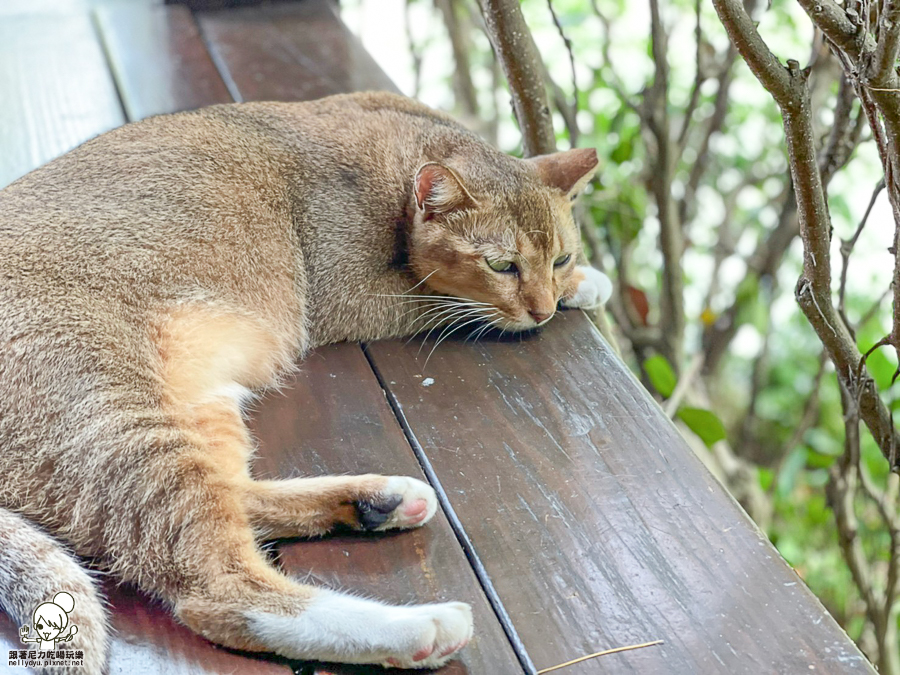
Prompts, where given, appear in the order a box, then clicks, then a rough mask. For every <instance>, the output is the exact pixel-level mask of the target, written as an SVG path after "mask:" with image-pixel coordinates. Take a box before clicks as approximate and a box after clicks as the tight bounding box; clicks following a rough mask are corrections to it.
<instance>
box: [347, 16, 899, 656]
mask: <svg viewBox="0 0 900 675" xmlns="http://www.w3.org/2000/svg"><path fill="white" fill-rule="evenodd" d="M707 4H708V3H706V2H698V3H694V2H691V1H689V0H670V1H669V2H667V3H665V5H664V6H662V7H661V12H662V23H663V26H664V27H665V31H666V33H667V35H668V49H667V51H666V57H667V59H666V60H667V64H668V69H669V81H668V88H667V91H666V93H665V99H664V101H663V102H662V103H661V104H660V103H656V104H654V103H653V102H652V101H651V102H648V92H650V91H651V90H652V89H653V83H654V81H655V80H656V78H657V77H658V73H657V66H655V64H654V59H653V54H652V50H651V45H650V10H649V4H648V3H645V2H628V1H627V0H592V1H591V2H587V1H585V0H553V2H552V4H549V3H548V2H547V0H524V2H523V3H522V9H523V12H524V14H525V18H526V20H527V21H528V24H529V26H530V27H531V29H532V32H533V34H534V38H535V41H536V43H537V45H538V48H539V50H540V52H541V55H542V57H543V59H544V61H545V64H546V66H547V69H548V71H549V75H550V77H551V79H552V82H553V83H554V87H553V90H554V91H555V92H556V96H555V103H556V106H555V108H556V109H555V111H554V123H555V128H556V130H557V133H558V145H559V147H560V148H561V149H562V148H566V147H569V146H570V145H571V144H572V141H573V138H572V136H573V133H572V126H573V125H572V121H571V118H570V119H569V120H568V122H567V120H566V118H565V115H564V114H563V112H566V113H567V114H569V113H571V114H570V117H574V119H575V120H576V121H577V128H578V133H577V134H575V135H576V138H574V141H575V144H576V145H578V146H581V147H596V148H597V150H598V153H599V155H600V157H601V164H602V170H601V171H600V172H599V175H598V178H597V180H596V181H595V182H594V184H593V185H592V186H591V188H590V189H589V191H588V193H587V194H586V195H585V197H584V199H583V201H582V206H581V209H582V210H581V213H580V215H581V219H582V224H583V227H584V228H585V239H586V242H587V249H588V251H589V253H590V257H591V260H592V262H593V263H594V264H595V265H597V266H598V267H600V268H601V269H603V270H604V271H606V272H607V273H608V274H609V275H610V276H611V277H613V278H614V279H615V280H616V281H617V282H618V288H619V289H620V293H618V294H617V296H616V297H615V298H614V301H613V302H612V303H611V304H610V310H611V316H612V319H613V322H614V324H615V325H616V329H617V330H616V333H617V337H618V339H619V342H620V344H621V346H622V350H623V357H624V358H625V359H626V361H628V362H629V364H630V365H631V366H632V367H633V369H634V370H635V372H636V373H638V374H639V375H640V376H641V378H642V380H643V381H644V383H645V384H646V386H647V387H648V389H649V390H650V391H651V392H653V393H654V394H655V395H656V396H657V397H658V399H659V400H660V401H661V402H662V403H663V404H664V406H666V408H667V410H670V411H671V412H672V414H673V416H676V417H677V418H678V420H679V424H680V426H681V427H682V429H683V431H684V433H685V436H686V437H687V438H688V439H689V440H691V441H692V443H693V446H694V447H695V449H696V451H697V452H698V454H699V455H700V456H701V458H703V459H704V461H705V462H706V463H707V465H708V466H709V467H710V468H711V470H713V472H714V473H716V475H717V476H718V477H719V478H720V480H722V481H723V482H724V483H725V484H726V485H727V486H728V487H729V488H730V489H731V490H732V492H733V493H734V494H735V496H736V497H737V498H738V499H739V500H740V501H741V502H742V503H743V504H744V506H745V508H747V510H748V512H749V513H750V514H751V515H752V516H753V517H754V518H755V519H756V520H757V522H758V523H759V524H760V526H761V527H762V528H763V529H764V530H765V531H766V532H767V534H768V535H769V537H770V538H771V540H772V541H773V542H774V543H775V545H776V546H777V547H778V549H779V551H780V552H781V553H782V555H783V556H784V557H785V558H786V559H787V561H788V562H789V563H790V564H791V565H793V566H794V567H795V568H796V570H797V571H798V573H799V574H800V575H801V577H803V579H804V580H805V581H806V583H807V584H808V585H809V586H810V588H811V589H812V590H813V591H814V592H815V593H816V594H817V595H818V596H819V598H821V600H822V601H823V603H824V604H825V605H826V607H827V608H828V609H829V611H831V613H832V614H833V615H834V616H835V617H836V618H837V620H838V621H839V622H840V623H841V624H842V625H843V626H844V627H845V629H846V630H847V631H848V633H849V634H850V636H851V637H852V638H853V639H855V640H857V642H858V643H859V644H860V646H861V647H862V648H863V650H864V651H866V652H867V653H868V654H869V656H870V658H872V659H873V660H874V661H877V660H879V659H878V658H877V656H878V655H877V651H878V645H877V644H876V642H875V640H874V637H873V632H872V625H871V621H869V620H868V619H867V617H866V613H865V611H864V605H863V601H862V599H861V596H860V592H859V588H858V587H857V585H856V584H855V583H854V579H853V577H852V575H851V573H850V570H849V568H848V566H847V564H846V561H845V556H844V554H843V552H842V548H841V546H840V545H839V540H838V532H837V529H836V527H835V520H834V516H833V514H832V512H831V509H830V506H829V502H828V499H827V497H826V489H825V488H826V484H827V483H828V480H829V469H831V467H832V466H833V465H834V463H835V462H836V460H837V459H838V458H839V457H840V456H841V454H842V453H843V452H844V422H843V415H842V409H841V401H840V392H839V389H838V384H837V381H836V377H835V374H834V372H833V369H832V368H831V366H830V363H827V362H826V360H825V359H824V358H823V357H822V355H821V352H822V347H821V344H820V342H819V341H818V339H817V338H816V336H815V334H814V332H813V330H812V329H811V328H810V326H809V324H808V323H807V321H806V319H805V318H804V316H803V315H802V313H801V312H800V311H799V309H798V307H797V305H796V302H795V300H794V296H793V289H794V284H795V283H796V280H797V277H798V275H799V274H800V270H801V264H802V250H801V247H800V242H799V241H798V240H797V238H796V237H795V236H794V237H791V238H788V240H787V241H786V242H783V243H784V245H783V248H784V251H783V253H784V255H783V256H781V257H780V259H779V262H778V264H777V265H775V266H774V268H773V269H771V270H768V271H771V274H768V273H765V274H759V273H758V270H757V269H756V268H755V267H754V256H759V254H760V251H761V250H763V246H765V245H767V243H768V242H770V238H771V235H772V233H773V232H774V231H775V230H776V229H777V228H778V226H779V222H780V219H781V218H782V217H784V216H785V214H786V213H788V212H789V211H787V210H786V209H788V210H789V208H790V204H789V179H788V173H787V163H786V159H785V150H784V134H783V131H782V125H781V118H780V115H779V113H778V110H777V108H776V106H775V105H774V103H773V101H772V100H771V97H769V95H768V94H767V93H766V92H765V91H764V90H763V89H762V87H761V86H760V85H759V84H758V82H757V81H756V79H755V78H754V77H753V76H752V75H751V74H750V73H749V71H748V70H747V68H746V66H745V65H744V64H743V62H742V61H741V60H740V59H739V58H738V59H736V60H734V63H733V66H731V67H730V69H726V66H728V65H729V64H730V63H731V60H730V59H731V58H733V57H732V56H731V55H729V51H728V50H729V43H728V39H727V37H726V35H725V32H724V30H723V28H722V27H721V25H720V24H719V22H718V19H717V17H716V15H715V13H714V12H713V10H712V7H711V6H707ZM698 8H699V17H700V19H699V20H700V26H701V35H702V37H701V39H700V41H699V47H698V40H697V16H698V14H697V10H698ZM342 11H343V13H344V18H345V20H346V21H347V22H348V24H349V25H350V26H351V28H353V29H355V30H356V31H357V32H358V33H359V34H360V35H361V37H362V39H363V40H364V42H365V44H366V47H367V48H368V49H369V51H370V52H372V53H373V54H374V55H375V56H376V58H377V59H379V61H380V62H381V63H382V66H383V67H384V68H385V69H386V70H387V71H388V74H389V75H391V76H392V78H393V79H394V80H395V82H398V84H399V85H400V86H401V88H402V89H403V90H404V93H406V94H409V95H412V96H416V97H418V98H420V99H421V100H423V101H424V102H426V103H428V104H430V105H432V106H434V107H438V108H441V109H444V110H448V111H451V112H453V113H455V114H456V115H457V116H458V117H460V118H461V119H463V121H465V122H467V123H468V124H469V125H470V126H471V127H472V128H474V129H476V130H478V131H479V132H480V133H482V134H483V135H485V136H486V137H487V138H488V139H490V140H491V141H493V142H495V143H497V144H498V145H499V146H500V147H501V148H502V149H503V150H505V151H508V152H511V153H514V154H515V153H518V152H520V151H521V148H520V135H519V133H518V129H517V127H516V125H515V120H514V118H513V115H512V110H511V107H510V104H509V94H508V91H507V90H506V88H505V86H506V85H505V82H504V80H503V76H502V74H501V71H500V69H499V68H498V66H497V64H496V62H495V60H494V57H493V54H492V52H491V48H490V43H489V42H488V40H487V38H486V36H485V35H484V32H483V28H482V22H481V18H480V12H479V10H478V7H477V5H476V4H475V3H474V1H467V0H436V1H435V2H431V0H409V1H406V2H404V0H395V1H391V2H387V0H345V1H344V2H343V3H342ZM554 13H555V15H556V21H554ZM755 18H757V19H758V20H759V21H760V25H759V30H760V32H761V33H762V34H763V36H764V38H765V39H766V41H767V42H768V44H769V45H770V46H771V47H772V49H773V51H774V52H775V53H776V54H777V55H779V56H780V57H781V58H796V59H797V60H798V61H800V62H801V63H802V64H806V63H808V62H811V61H812V62H815V63H816V68H817V70H816V73H815V75H816V77H818V79H819V81H818V83H816V84H815V85H814V103H815V104H816V116H817V118H816V123H817V127H816V128H817V132H818V133H819V135H820V136H821V141H822V144H823V145H824V143H825V142H826V137H827V134H828V132H829V130H830V127H831V124H832V121H833V119H834V112H833V111H834V108H835V104H836V96H837V92H838V79H839V69H836V68H835V64H834V63H828V55H827V53H826V51H825V50H823V49H822V46H821V39H820V38H817V36H816V35H815V34H814V31H813V27H812V24H811V23H810V22H809V20H808V19H807V17H806V15H805V14H804V13H803V12H802V10H800V8H799V6H797V5H796V3H795V2H794V0H773V1H772V3H771V6H769V7H759V8H757V11H756V13H755ZM451 37H452V38H454V39H456V40H461V41H462V44H463V45H464V50H465V53H466V54H467V56H468V62H467V63H460V62H459V60H458V58H457V59H454V52H453V50H452V48H451ZM566 41H568V42H569V45H570V48H571V55H570V52H569V50H568V49H567V45H566ZM398 44H402V45H405V48H404V49H398V48H397V45H398ZM698 64H699V68H700V71H701V73H702V74H703V77H702V78H701V79H702V82H701V83H700V85H699V87H697V97H696V102H695V104H692V98H693V96H694V88H695V83H697V82H698V79H697V71H698ZM726 72H727V73H728V77H730V78H733V79H731V80H730V81H729V82H728V84H727V85H725V87H724V88H725V89H727V92H726V93H725V94H723V95H722V96H721V97H720V91H721V90H722V89H723V84H722V83H723V74H724V73H726ZM573 73H574V74H573ZM719 98H724V99H725V100H724V102H723V103H724V106H723V110H724V113H725V114H724V117H722V118H721V119H720V120H716V105H717V100H718V99H719ZM576 101H577V111H576V106H575V103H576ZM650 105H662V106H664V112H665V113H666V115H667V116H668V117H669V118H670V120H671V128H672V129H673V130H674V132H675V134H676V135H678V136H679V137H680V136H681V135H682V134H683V135H684V143H683V144H682V145H683V148H682V149H681V152H680V157H679V158H678V160H677V162H676V165H675V173H674V177H673V180H672V183H671V186H670V188H669V193H670V194H669V197H670V198H671V200H672V201H673V203H674V205H675V207H676V208H677V209H679V213H680V215H682V216H683V217H682V218H681V221H682V225H681V229H682V234H683V236H684V239H685V249H684V254H683V257H682V260H681V267H682V271H683V278H684V288H683V289H681V291H680V292H681V293H682V294H683V304H684V319H685V323H684V347H683V349H676V350H675V351H674V352H672V351H670V350H668V349H660V348H656V347H657V345H654V344H653V343H652V341H650V342H648V341H647V340H645V339H644V335H645V334H647V333H652V331H653V330H654V329H655V328H659V327H660V322H661V316H660V309H659V308H660V300H661V298H660V292H661V289H662V288H663V284H664V278H663V273H662V269H663V254H662V252H661V248H660V241H659V232H660V222H659V218H658V211H659V208H660V205H659V200H658V199H657V198H655V197H654V193H653V187H652V179H653V174H654V171H656V170H657V168H658V164H657V163H658V161H659V157H658V154H659V153H658V150H659V148H658V143H657V139H655V138H654V137H653V134H652V133H650V131H649V130H648V128H647V118H646V116H645V114H646V112H647V110H648V107H647V106H650ZM855 114H858V112H855ZM716 122H719V124H718V125H716ZM682 130H683V131H682ZM869 135H870V133H869V131H868V129H867V128H866V127H865V125H861V127H860V137H859V144H858V145H857V146H856V148H855V150H854V151H853V153H852V155H851V157H850V159H849V161H848V162H847V164H846V166H845V167H844V168H843V169H842V170H840V171H838V172H837V173H836V175H835V177H834V179H833V180H832V182H831V184H830V187H829V206H830V209H831V216H832V221H833V224H834V228H835V232H834V237H833V245H832V255H833V257H834V259H835V260H840V252H839V251H840V241H841V239H849V238H850V237H851V236H852V235H853V233H854V231H855V230H856V228H857V226H858V224H859V222H860V220H861V219H862V217H863V215H864V213H865V211H866V208H867V206H868V203H869V200H870V196H871V194H872V191H873V189H874V187H875V185H876V183H877V182H878V180H879V179H880V178H881V177H882V170H881V165H880V163H879V160H878V156H877V153H876V150H875V148H874V147H873V144H872V142H871V141H870V139H869V138H868V136H869ZM698 165H700V166H701V168H702V169H703V170H702V171H699V174H700V175H699V176H696V175H692V174H696V173H698V169H697V167H698ZM892 238H893V220H892V217H891V213H890V209H889V207H888V205H887V199H886V197H885V195H884V194H883V193H882V194H881V195H880V196H879V197H878V199H877V200H876V201H875V206H874V208H873V210H872V213H871V215H870V217H869V220H868V224H867V226H866V228H865V229H864V230H863V232H862V235H861V237H860V240H859V242H858V243H857V245H856V247H855V249H854V252H853V256H852V258H851V260H850V265H849V268H848V275H847V289H846V313H847V315H848V318H849V319H850V321H851V322H852V323H854V324H856V326H857V335H856V337H857V342H858V345H859V346H860V349H861V350H863V351H865V350H866V349H868V348H869V347H870V346H871V345H873V344H874V343H875V342H877V341H878V340H879V339H880V338H881V337H882V336H883V335H884V334H885V333H886V332H888V331H889V330H890V314H891V306H890V296H889V295H887V291H888V289H889V287H890V281H891V271H892V266H893V257H892V256H891V255H890V254H889V253H888V251H887V249H888V247H889V246H890V245H891V243H892ZM835 277H836V279H835V291H836V292H837V290H838V289H837V279H838V277H839V275H838V274H835ZM726 320H728V321H733V323H734V330H732V331H731V334H732V337H731V338H730V339H729V340H727V341H726V343H725V348H724V350H723V351H722V355H721V359H718V360H717V362H716V363H713V364H710V362H709V354H710V349H709V345H710V340H712V339H714V337H713V336H715V334H716V332H717V329H721V328H722V326H723V324H722V322H723V321H726ZM726 327H727V326H726ZM718 332H720V333H721V332H722V331H721V330H719V331H718ZM700 355H702V360H701V358H700ZM868 366H869V369H870V372H871V374H872V375H873V376H874V377H875V379H876V381H877V384H878V387H879V390H881V391H883V392H885V400H886V401H887V402H888V403H889V404H890V406H891V409H892V410H893V409H895V408H897V407H898V406H900V397H897V396H895V395H894V394H895V392H896V388H897V387H898V386H900V385H895V387H894V390H892V389H891V377H892V375H893V374H894V371H895V369H896V367H897V364H896V359H895V358H894V357H893V354H892V353H891V352H889V351H886V350H881V351H878V352H875V353H874V354H873V355H872V356H871V358H870V359H869V361H868ZM679 380H681V381H682V382H684V383H685V384H689V385H690V386H686V387H682V389H684V390H685V391H683V392H678V388H677V386H676V383H677V382H678V381H679ZM688 380H689V381H688ZM676 392H678V393H676ZM673 394H675V395H676V396H680V397H681V398H679V400H677V401H671V400H669V401H667V399H670V397H672V396H673ZM711 401H712V403H710V402H711ZM667 404H668V405H667ZM679 411H680V413H681V414H680V415H679ZM692 411H693V412H692ZM697 411H709V412H697ZM709 413H712V414H709ZM720 430H721V431H720ZM722 437H724V439H723V438H722ZM862 459H863V464H864V468H865V469H866V470H867V471H868V473H869V475H870V477H871V479H872V481H873V483H874V484H875V485H877V486H878V487H880V488H881V489H885V488H887V487H888V483H889V481H893V483H892V484H891V485H890V488H891V489H893V490H896V489H897V488H896V485H895V483H896V479H897V476H892V477H891V478H889V474H888V466H887V462H886V461H885V460H884V459H883V457H882V455H881V452H880V451H879V449H878V448H877V447H876V445H875V443H874V441H873V440H872V439H871V437H870V436H869V435H868V434H865V435H863V442H862ZM857 517H858V519H859V531H858V537H859V539H860V540H861V542H862V544H863V548H864V551H865V553H866V556H867V559H868V561H869V564H870V566H871V570H872V576H873V578H874V579H875V583H876V585H878V584H880V587H882V588H883V586H884V579H886V576H887V568H888V565H890V564H896V563H892V560H891V556H890V533H889V531H888V530H887V528H886V526H885V523H884V522H883V520H881V519H880V518H879V517H878V513H877V509H875V508H874V506H873V505H872V504H871V503H868V502H865V501H863V500H860V501H859V503H858V504H857ZM894 649H897V646H896V645H894ZM896 658H897V656H896V654H895V655H894V660H895V661H896ZM882 661H883V660H882Z"/></svg>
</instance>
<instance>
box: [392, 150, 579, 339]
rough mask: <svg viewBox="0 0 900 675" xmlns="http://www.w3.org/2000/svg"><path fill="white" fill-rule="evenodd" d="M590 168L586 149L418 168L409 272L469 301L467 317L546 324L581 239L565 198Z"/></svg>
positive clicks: (506, 325) (569, 281) (564, 293)
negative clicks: (528, 157)
mask: <svg viewBox="0 0 900 675" xmlns="http://www.w3.org/2000/svg"><path fill="white" fill-rule="evenodd" d="M596 169H597V153H596V152H595V151H594V150H592V149H576V150H569V151H566V152H559V153H555V154H552V155H544V156H541V157H535V158H532V159H527V160H520V159H514V158H512V157H506V156H504V157H503V158H502V159H497V160H496V161H494V162H491V163H490V165H485V164H484V163H483V162H475V161H471V160H470V161H467V162H466V161H460V160H456V161H452V160H451V161H448V162H446V163H438V162H429V163H426V164H424V165H422V166H421V167H419V169H418V171H417V173H416V176H415V182H414V200H415V209H416V214H415V218H414V219H413V227H412V231H411V237H410V248H409V260H410V264H411V266H412V268H413V270H414V272H415V273H416V275H417V276H418V277H419V279H421V280H424V281H423V284H424V285H427V286H428V287H429V288H430V289H431V290H432V291H434V292H437V293H438V294H442V295H448V296H454V297H457V298H464V299H466V300H469V301H473V304H472V313H471V314H469V315H462V316H464V317H465V318H467V319H468V318H471V319H473V320H474V319H478V318H479V313H478V312H479V311H480V313H481V315H480V318H483V319H485V320H488V321H490V322H491V323H493V324H494V325H495V326H497V327H500V328H503V329H505V330H513V331H516V330H527V329H530V328H534V327H535V326H537V325H540V324H542V323H544V322H546V321H548V320H549V319H550V317H552V316H553V314H554V313H555V312H556V307H557V303H558V302H559V300H560V298H562V297H568V296H569V295H571V294H572V293H573V292H574V288H573V287H572V285H573V283H574V280H573V272H574V269H575V261H576V258H577V257H578V253H579V251H580V248H581V240H580V237H579V233H578V228H577V227H576V225H575V221H574V220H573V218H572V201H573V200H574V198H575V197H576V196H577V194H578V193H579V192H580V191H581V189H582V188H584V186H585V185H586V184H587V183H588V181H589V180H590V179H591V177H592V176H593V175H594V172H595V171H596ZM474 303H482V304H474Z"/></svg>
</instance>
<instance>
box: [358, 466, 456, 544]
mask: <svg viewBox="0 0 900 675" xmlns="http://www.w3.org/2000/svg"><path fill="white" fill-rule="evenodd" d="M354 505H355V507H356V515H357V518H358V520H359V526H360V528H361V529H363V530H369V531H375V532H381V531H383V530H396V529H401V530H404V529H408V528H411V527H421V526H422V525H424V524H425V523H427V522H428V521H429V520H431V518H432V516H434V514H435V513H436V512H437V507H438V501H437V496H436V495H435V493H434V490H433V489H432V487H431V486H430V485H428V484H427V483H424V482H423V481H420V480H417V479H415V478H410V477H408V476H389V477H388V479H387V484H386V485H385V487H384V489H383V490H382V491H381V493H380V494H377V495H373V496H372V497H367V498H366V499H360V500H357V501H356V502H355V503H354Z"/></svg>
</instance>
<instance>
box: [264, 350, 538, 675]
mask: <svg viewBox="0 0 900 675" xmlns="http://www.w3.org/2000/svg"><path fill="white" fill-rule="evenodd" d="M252 427H253V429H254V430H255V433H256V435H257V437H258V439H259V453H258V457H257V459H256V461H255V463H254V469H255V473H256V474H257V475H258V476H260V477H281V478H289V477H294V476H297V475H323V474H358V473H369V472H372V473H383V474H389V475H390V474H397V475H406V476H414V477H417V478H420V479H421V478H423V475H422V471H421V469H420V468H419V465H418V462H417V461H416V458H415V456H414V455H413V453H412V450H411V448H410V447H409V444H408V443H407V441H406V439H405V437H404V435H403V433H402V431H401V430H400V427H399V425H398V424H397V420H396V419H395V418H394V416H393V413H392V412H391V410H390V408H389V407H388V405H387V402H386V401H385V398H384V392H383V391H382V389H381V387H380V386H379V384H378V382H377V380H376V379H375V376H374V374H373V373H372V370H371V368H370V367H369V365H368V362H367V361H366V358H365V356H364V355H363V353H362V350H361V349H360V348H359V346H357V345H349V344H342V345H332V346H329V347H325V348H322V349H320V350H317V351H316V352H314V353H313V354H312V355H310V356H309V357H308V358H307V359H306V361H305V362H304V363H303V364H302V366H301V370H300V372H299V373H298V374H297V375H296V376H294V377H292V378H291V379H290V381H289V382H288V383H287V387H286V388H285V390H284V391H283V392H282V393H280V394H274V395H272V396H269V397H267V398H266V399H265V400H263V401H262V403H261V405H260V406H259V409H258V410H257V411H255V412H254V414H253V416H252ZM279 548H280V562H281V564H282V565H283V567H284V568H285V570H287V571H288V572H290V573H291V574H292V575H293V576H296V577H298V578H300V579H309V580H310V582H311V583H315V584H317V585H325V586H328V587H331V588H343V589H350V590H352V591H354V592H362V593H364V594H365V595H367V596H370V597H375V598H378V599H382V600H386V601H389V602H394V603H422V602H443V601H447V600H461V601H464V602H468V603H470V604H471V605H472V607H473V610H474V613H475V625H476V635H475V638H474V639H473V641H472V642H471V643H470V644H469V646H468V647H467V648H466V649H465V650H464V651H463V652H462V655H461V658H460V659H459V660H457V661H453V662H451V663H450V664H449V665H448V666H446V667H445V668H443V669H441V670H440V671H439V672H441V673H446V674H447V675H450V674H451V673H452V674H454V675H457V674H462V673H471V674H472V675H476V674H482V673H521V672H522V671H521V668H520V667H519V665H518V662H517V661H516V657H515V654H514V653H513V651H512V649H511V648H510V646H509V643H508V642H507V640H506V636H505V635H504V634H503V631H502V629H501V628H500V624H499V623H498V622H497V619H496V617H495V616H494V614H493V612H492V610H491V608H490V606H489V605H488V603H487V601H486V600H485V598H484V595H483V593H482V592H481V588H480V587H479V585H478V580H477V579H476V578H475V575H474V573H473V572H472V570H471V568H470V567H469V565H468V563H467V562H466V559H465V556H464V555H463V553H462V551H461V549H460V547H459V544H458V543H457V541H456V539H455V537H454V535H453V532H452V531H451V530H450V527H449V525H448V523H447V520H446V518H444V517H443V514H441V513H440V512H439V513H438V515H437V516H435V518H434V519H433V520H432V521H431V522H430V523H429V524H428V525H427V526H426V527H424V528H421V529H417V530H414V531H410V532H402V533H393V534H387V535H360V534H356V533H348V534H346V535H340V536H335V537H327V538H325V539H320V540H312V541H297V542H292V543H286V544H283V545H281V546H280V547H279ZM328 670H329V672H334V673H348V674H349V673H362V672H380V669H379V670H378V671H376V670H374V669H367V668H350V667H346V666H329V667H328Z"/></svg>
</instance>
